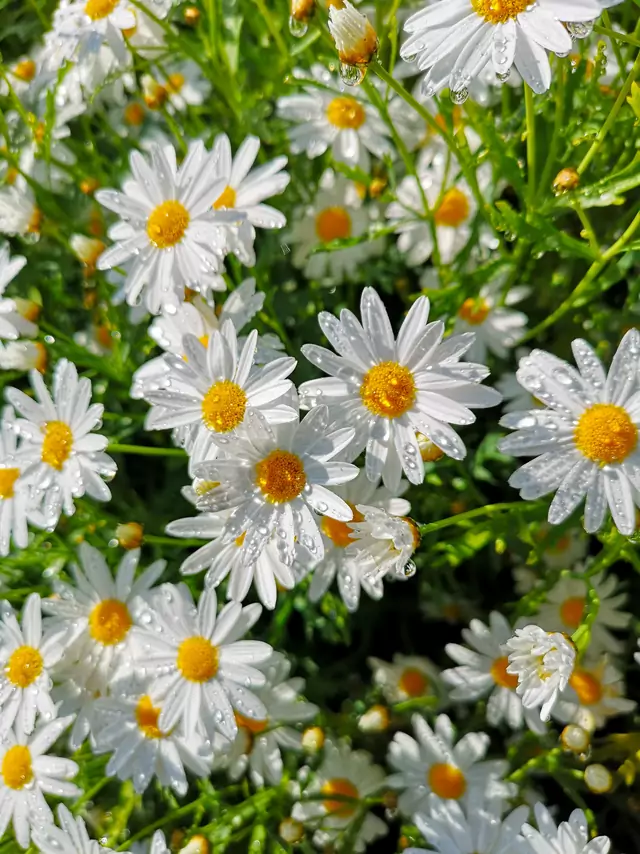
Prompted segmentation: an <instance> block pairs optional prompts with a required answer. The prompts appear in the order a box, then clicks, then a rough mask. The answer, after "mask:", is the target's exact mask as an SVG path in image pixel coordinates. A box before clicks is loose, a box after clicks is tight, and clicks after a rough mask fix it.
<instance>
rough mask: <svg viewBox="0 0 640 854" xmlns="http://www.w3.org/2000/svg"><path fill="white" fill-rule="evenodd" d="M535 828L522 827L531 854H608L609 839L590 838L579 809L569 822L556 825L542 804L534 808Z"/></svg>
mask: <svg viewBox="0 0 640 854" xmlns="http://www.w3.org/2000/svg"><path fill="white" fill-rule="evenodd" d="M534 812H535V816H536V823H537V825H538V829H537V830H536V829H535V828H533V827H531V825H529V824H524V825H523V826H522V834H523V836H524V837H525V839H526V840H527V842H528V843H529V847H530V849H531V850H532V851H533V852H534V854H547V852H549V851H562V852H563V854H608V851H609V849H610V847H611V840H610V839H609V837H608V836H596V837H595V838H593V839H592V838H591V832H590V830H589V825H588V824H587V818H586V816H585V814H584V813H583V811H582V810H574V811H573V812H572V813H571V815H570V816H569V821H563V822H561V823H560V824H559V825H556V823H555V821H554V819H553V817H552V816H551V813H550V812H549V810H548V809H547V808H546V807H545V806H544V805H543V804H541V803H537V804H536V805H535V807H534Z"/></svg>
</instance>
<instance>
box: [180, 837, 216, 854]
mask: <svg viewBox="0 0 640 854" xmlns="http://www.w3.org/2000/svg"><path fill="white" fill-rule="evenodd" d="M210 850H211V849H210V846H209V842H208V841H207V840H206V839H205V838H204V836H202V835H200V834H196V836H192V837H191V839H190V840H189V841H188V842H187V844H186V845H185V846H184V848H181V849H180V854H209V851H210Z"/></svg>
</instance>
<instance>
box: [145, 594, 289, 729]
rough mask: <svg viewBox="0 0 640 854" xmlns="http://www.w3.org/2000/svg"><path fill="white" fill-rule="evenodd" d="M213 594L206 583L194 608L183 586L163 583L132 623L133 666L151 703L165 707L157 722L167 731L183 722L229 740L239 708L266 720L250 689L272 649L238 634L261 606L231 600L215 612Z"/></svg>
mask: <svg viewBox="0 0 640 854" xmlns="http://www.w3.org/2000/svg"><path fill="white" fill-rule="evenodd" d="M216 605H217V600H216V592H215V590H214V589H213V588H206V589H205V590H204V591H203V592H202V594H201V596H200V599H199V601H198V607H197V610H196V608H195V606H194V604H193V599H192V598H191V593H190V592H189V590H188V588H187V587H186V586H185V585H184V584H179V585H178V586H174V585H173V584H163V585H162V587H161V588H160V590H159V591H158V592H157V593H156V595H155V596H154V597H153V599H152V601H151V605H150V606H145V607H143V608H142V609H141V613H140V615H139V617H138V622H139V626H137V627H136V628H134V630H133V634H134V640H135V646H134V652H133V654H134V667H135V668H136V670H137V671H139V672H140V675H143V674H144V676H145V678H147V679H148V680H149V697H150V699H151V702H152V703H153V704H154V705H156V704H158V705H159V706H160V707H161V709H162V710H161V712H160V716H159V718H158V726H159V728H160V729H161V730H162V731H163V732H169V731H170V730H172V729H173V728H174V727H175V726H177V725H178V723H181V724H182V727H183V731H185V732H187V733H191V732H193V731H194V730H196V729H199V730H200V731H203V732H204V733H205V734H206V735H207V736H208V737H209V738H213V735H214V732H215V731H216V730H218V731H219V732H220V733H222V735H224V736H225V738H228V739H229V740H230V741H233V739H234V738H235V737H236V734H237V732H238V726H237V724H236V721H235V718H234V709H235V710H236V711H238V712H240V714H242V715H244V716H245V717H247V718H253V719H254V720H264V717H265V707H264V704H263V703H262V701H261V700H259V699H258V698H257V697H256V695H255V694H253V693H252V692H251V691H248V690H247V688H251V687H261V686H262V685H264V683H265V676H264V673H261V672H260V671H259V670H256V668H255V666H254V665H258V664H260V662H262V661H266V659H267V658H268V657H269V656H270V655H271V652H272V649H271V647H270V646H269V644H266V643H263V642H262V641H245V640H240V638H241V637H242V636H243V635H244V634H245V633H246V632H247V631H248V630H249V629H250V628H251V626H253V624H254V623H255V622H256V620H257V619H258V617H259V616H260V612H261V611H262V609H261V607H260V605H257V604H254V605H247V606H246V607H245V608H243V607H242V606H241V605H240V603H239V602H229V603H228V604H227V605H225V606H224V608H223V609H222V610H221V611H220V614H218V615H217V616H216Z"/></svg>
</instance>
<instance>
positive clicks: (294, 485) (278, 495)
mask: <svg viewBox="0 0 640 854" xmlns="http://www.w3.org/2000/svg"><path fill="white" fill-rule="evenodd" d="M256 483H257V484H258V486H259V487H260V490H261V491H262V494H263V495H264V497H265V498H266V500H267V501H268V502H269V503H271V504H283V503H284V502H286V501H293V499H294V498H296V497H297V496H298V495H300V493H301V492H302V490H303V489H304V488H305V486H306V484H307V475H306V473H305V470H304V465H303V463H302V460H301V459H300V457H298V456H296V454H292V453H291V452H290V451H280V450H276V451H271V453H270V454H269V455H268V456H267V457H265V458H264V459H263V460H260V462H259V463H257V465H256Z"/></svg>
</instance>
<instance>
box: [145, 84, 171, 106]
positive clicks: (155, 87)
mask: <svg viewBox="0 0 640 854" xmlns="http://www.w3.org/2000/svg"><path fill="white" fill-rule="evenodd" d="M142 97H143V98H144V102H145V104H146V105H147V107H149V109H150V110H159V109H160V108H161V107H162V106H163V105H164V104H166V102H167V99H168V98H169V93H168V92H167V90H166V89H165V87H164V86H162V85H161V84H160V83H156V81H155V80H154V81H153V82H151V83H150V84H148V86H147V87H146V89H145V91H144V94H143V96H142Z"/></svg>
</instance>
